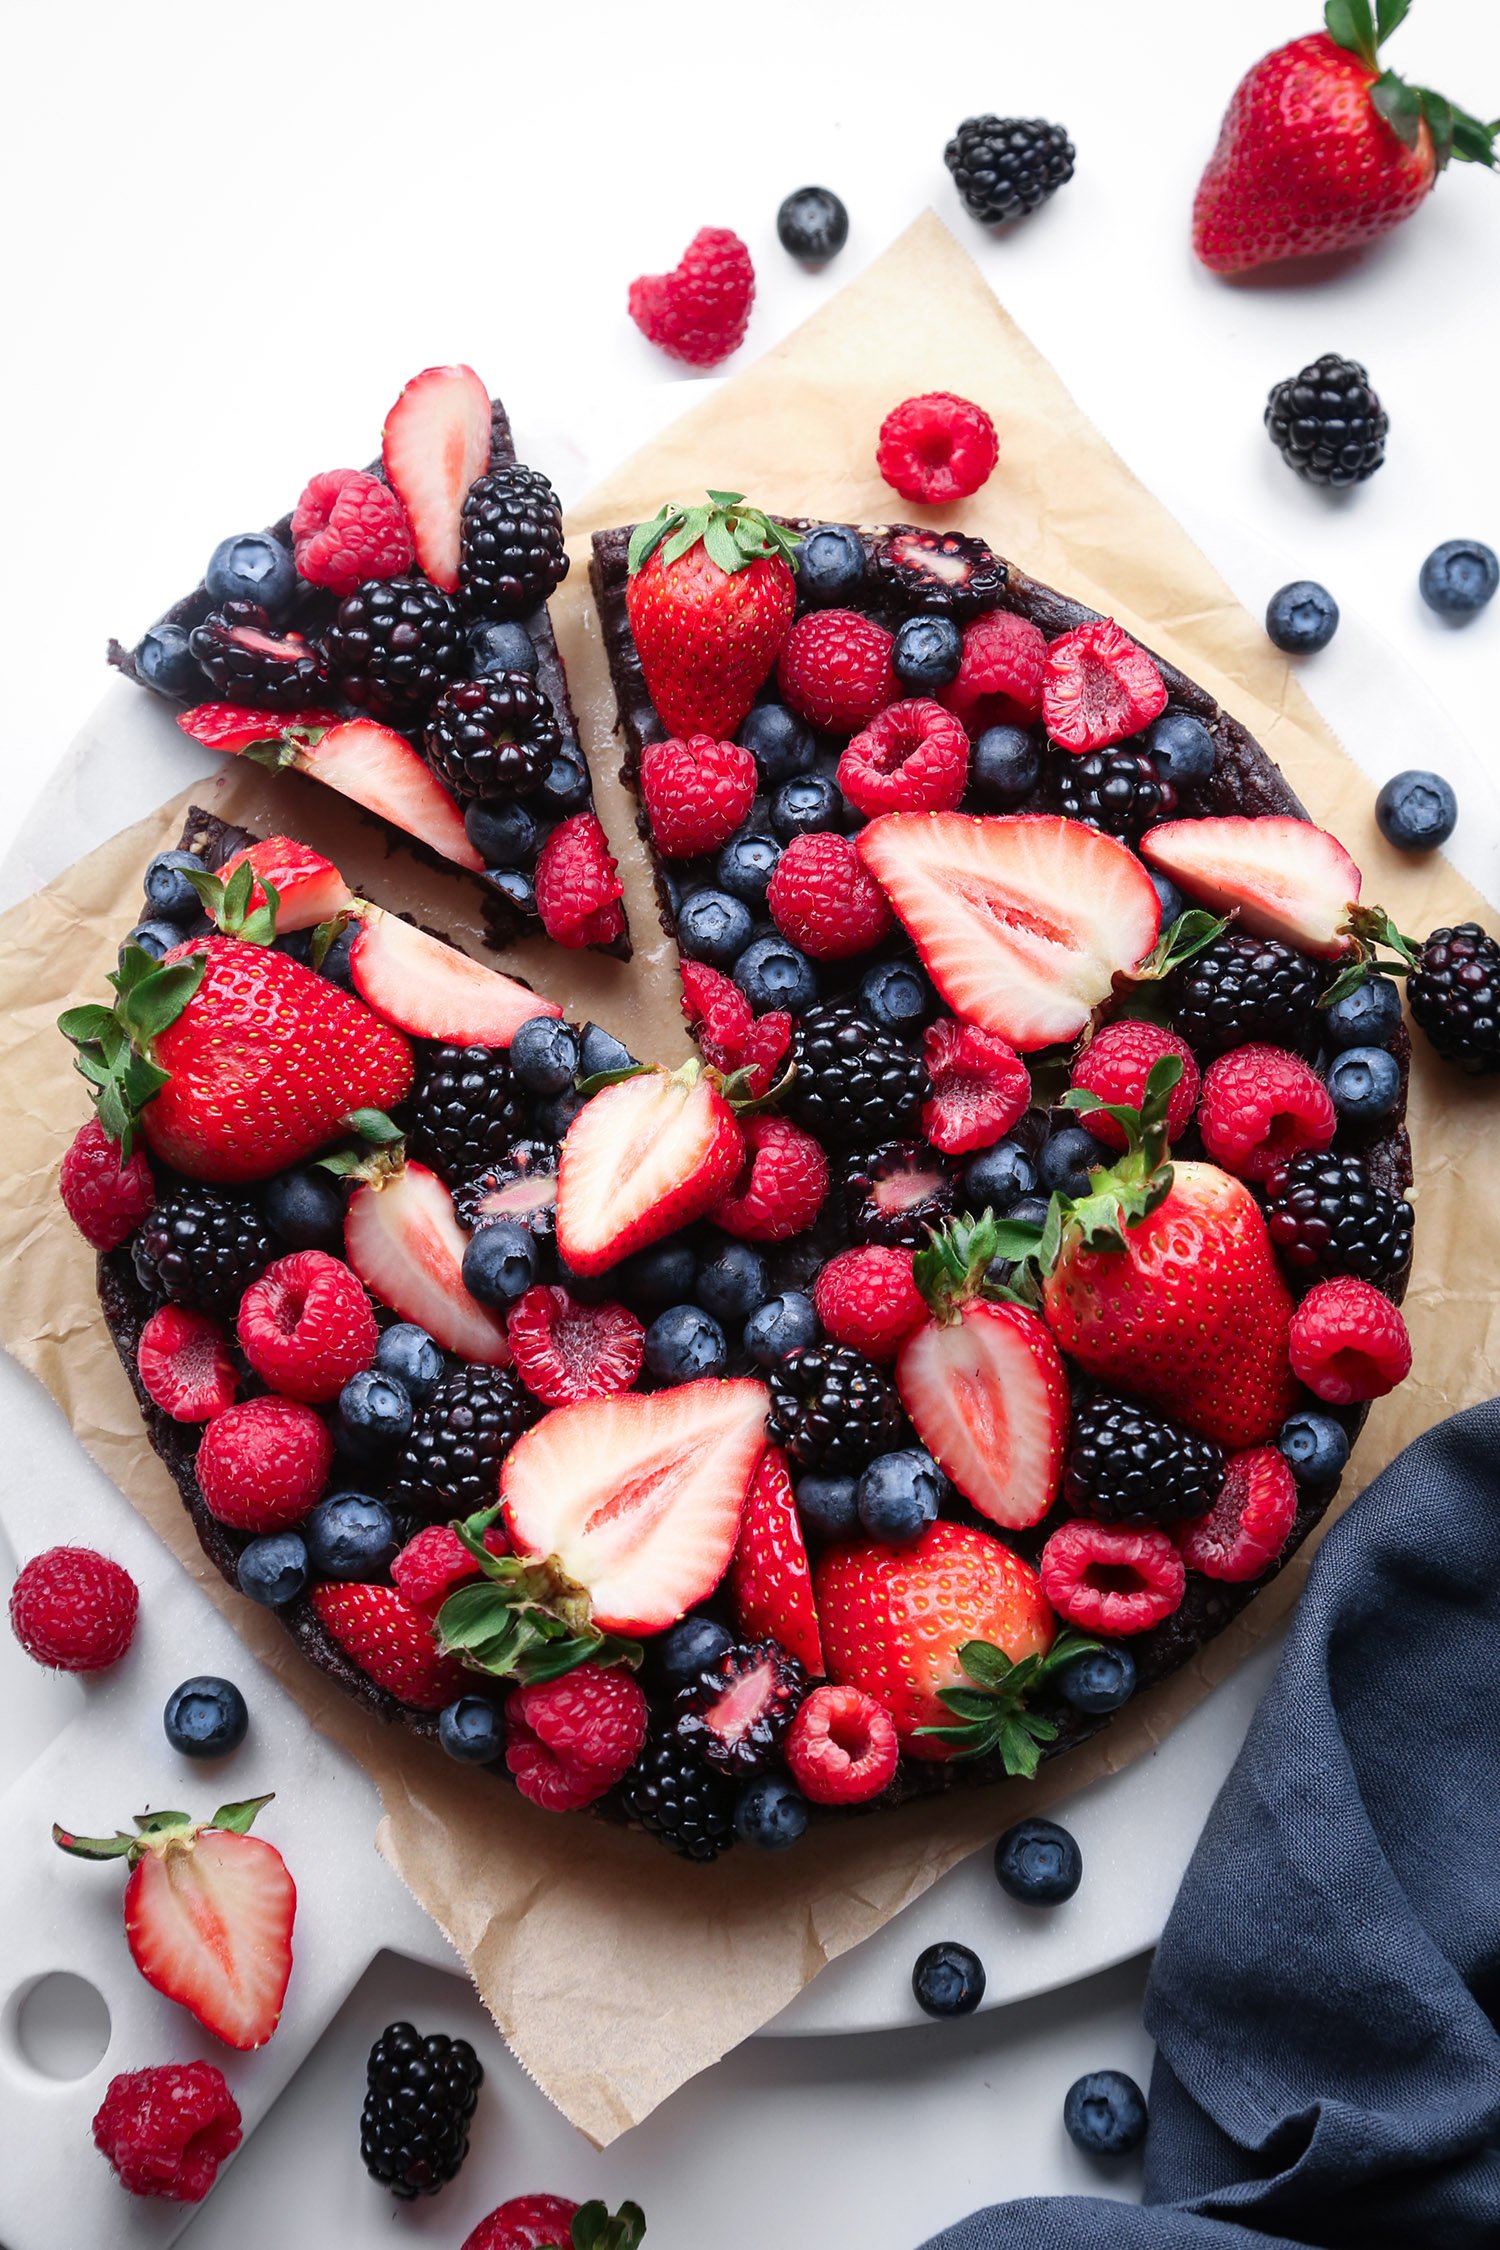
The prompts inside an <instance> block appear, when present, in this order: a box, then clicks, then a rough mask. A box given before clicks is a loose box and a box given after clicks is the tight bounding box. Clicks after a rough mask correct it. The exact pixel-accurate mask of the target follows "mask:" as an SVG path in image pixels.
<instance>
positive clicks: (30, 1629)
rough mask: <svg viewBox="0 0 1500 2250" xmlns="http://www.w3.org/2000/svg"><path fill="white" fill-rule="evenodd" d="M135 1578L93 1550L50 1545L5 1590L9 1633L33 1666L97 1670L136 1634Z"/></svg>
mask: <svg viewBox="0 0 1500 2250" xmlns="http://www.w3.org/2000/svg"><path fill="white" fill-rule="evenodd" d="M139 1603H140V1596H139V1595H138V1594H137V1592H136V1588H135V1580H134V1579H133V1578H132V1577H131V1575H130V1573H129V1571H128V1570H122V1569H121V1567H120V1565H119V1564H118V1563H117V1562H111V1561H110V1559H109V1557H108V1555H96V1554H95V1553H94V1550H93V1548H92V1547H49V1548H48V1549H47V1551H46V1553H45V1554H41V1555H33V1556H32V1558H31V1560H30V1562H29V1563H25V1564H23V1566H22V1568H21V1570H20V1571H19V1573H18V1574H17V1577H16V1582H15V1584H14V1586H12V1588H11V1590H10V1629H11V1631H12V1632H13V1633H14V1634H15V1636H16V1639H17V1640H18V1641H19V1642H20V1644H21V1646H22V1648H23V1649H24V1650H25V1651H26V1654H27V1655H28V1656H29V1657H30V1658H31V1661H32V1663H33V1664H46V1665H49V1666H50V1667H51V1668H52V1670H53V1671H55V1672H102V1671H103V1670H104V1669H105V1667H106V1666H107V1665H110V1664H118V1663H119V1661H120V1658H121V1657H122V1656H123V1655H124V1654H125V1651H126V1649H128V1648H129V1646H130V1643H131V1639H132V1637H133V1635H134V1633H135V1615H136V1610H137V1608H138V1606H139Z"/></svg>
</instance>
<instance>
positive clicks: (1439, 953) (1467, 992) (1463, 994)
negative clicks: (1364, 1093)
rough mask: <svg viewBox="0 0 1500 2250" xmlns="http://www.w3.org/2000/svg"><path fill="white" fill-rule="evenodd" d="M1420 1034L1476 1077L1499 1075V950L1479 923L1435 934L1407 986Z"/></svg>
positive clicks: (1459, 1066)
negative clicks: (1494, 1072)
mask: <svg viewBox="0 0 1500 2250" xmlns="http://www.w3.org/2000/svg"><path fill="white" fill-rule="evenodd" d="M1406 1001H1407V1006H1408V1007H1409V1008H1410V1009H1411V1012H1412V1016H1413V1018H1414V1020H1415V1022H1416V1024H1417V1027H1418V1029H1419V1030H1420V1031H1423V1032H1425V1033H1426V1035H1427V1038H1428V1039H1429V1040H1430V1042H1431V1044H1432V1046H1433V1048H1434V1049H1435V1050H1436V1052H1437V1053H1438V1054H1440V1055H1441V1056H1442V1057H1443V1060H1444V1061H1445V1062H1451V1063H1456V1064H1457V1065H1458V1068H1459V1069H1460V1070H1466V1071H1468V1072H1469V1073H1470V1075H1471V1076H1472V1077H1476V1078H1477V1077H1480V1076H1482V1075H1484V1074H1486V1073H1488V1072H1490V1071H1495V1070H1500V945H1497V944H1496V942H1495V940H1494V939H1493V938H1492V937H1490V936H1489V935H1488V933H1487V932H1486V931H1484V930H1482V929H1481V928H1480V927H1479V924H1478V923H1477V922H1460V923H1458V924H1457V926H1456V927H1455V928H1453V929H1451V930H1434V931H1433V933H1432V935H1431V937H1430V938H1429V939H1428V940H1427V942H1426V944H1425V945H1424V946H1423V947H1422V950H1421V952H1420V953H1419V954H1418V956H1417V962H1416V966H1415V967H1414V969H1413V970H1412V972H1411V975H1410V976H1409V977H1408V978H1407V980H1406Z"/></svg>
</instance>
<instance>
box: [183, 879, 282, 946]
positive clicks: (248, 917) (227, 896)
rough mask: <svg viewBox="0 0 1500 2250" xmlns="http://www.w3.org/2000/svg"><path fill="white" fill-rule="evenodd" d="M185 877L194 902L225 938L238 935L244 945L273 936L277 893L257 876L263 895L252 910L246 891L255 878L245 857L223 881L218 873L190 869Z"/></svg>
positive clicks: (267, 880) (277, 903)
mask: <svg viewBox="0 0 1500 2250" xmlns="http://www.w3.org/2000/svg"><path fill="white" fill-rule="evenodd" d="M187 879H188V881H189V883H191V885H192V887H193V889H194V890H195V891H196V892H197V894H198V904H199V905H200V906H201V907H202V909H203V911H204V913H205V914H206V915H207V916H208V918H209V920H210V921H211V922H212V923H213V924H214V926H215V927H216V928H217V929H219V930H220V931H222V932H223V934H224V936H225V937H233V938H239V939H240V940H241V941H242V943H244V944H245V945H269V944H270V943H271V940H272V939H273V938H274V937H275V935H276V913H277V909H278V907H279V906H280V904H281V894H280V892H279V891H278V890H277V888H276V885H275V884H274V883H273V882H272V881H271V880H270V878H269V877H268V876H261V877H260V878H259V881H260V887H261V890H262V891H263V893H264V894H265V895H264V897H263V898H262V900H261V903H260V905H259V906H257V907H255V908H253V909H252V907H251V905H250V894H251V892H252V891H253V890H254V888H255V884H256V880H257V877H256V873H255V870H254V868H253V867H252V866H251V864H250V862H249V860H248V859H242V860H241V861H240V864H239V866H238V867H237V868H236V869H235V871H234V873H233V874H232V875H231V876H230V878H229V881H228V882H227V883H226V882H225V881H224V880H223V878H222V877H221V876H218V875H210V874H208V873H207V872H204V873H201V874H200V873H199V872H198V871H197V870H196V869H192V868H190V869H189V870H188V871H187Z"/></svg>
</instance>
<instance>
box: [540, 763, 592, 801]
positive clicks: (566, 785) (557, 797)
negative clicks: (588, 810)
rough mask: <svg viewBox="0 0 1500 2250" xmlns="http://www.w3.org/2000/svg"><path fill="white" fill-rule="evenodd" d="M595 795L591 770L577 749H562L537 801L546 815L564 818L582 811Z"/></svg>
mask: <svg viewBox="0 0 1500 2250" xmlns="http://www.w3.org/2000/svg"><path fill="white" fill-rule="evenodd" d="M593 794H594V788H593V783H592V782H591V781H590V780H589V769H588V767H587V766H586V765H585V764H584V761H583V758H582V756H581V755H580V753H579V752H578V751H576V750H568V749H564V750H559V751H558V752H557V754H556V756H555V757H554V758H553V760H552V763H551V765H549V766H548V768H547V771H546V773H545V774H544V775H543V776H542V784H541V787H540V789H539V790H538V791H537V802H538V804H539V806H540V808H541V810H542V811H543V812H544V813H548V814H551V815H553V816H555V817H558V818H561V816H562V815H563V814H565V813H574V812H581V811H582V809H583V807H584V806H585V805H586V804H587V803H588V802H589V799H590V798H591V797H592V796H593Z"/></svg>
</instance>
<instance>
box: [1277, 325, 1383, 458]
mask: <svg viewBox="0 0 1500 2250" xmlns="http://www.w3.org/2000/svg"><path fill="white" fill-rule="evenodd" d="M1266 428H1267V429H1268V430H1269V431H1270V433H1271V442H1272V444H1273V445H1274V446H1275V447H1276V450H1277V451H1278V453H1280V455H1281V457H1282V459H1283V460H1284V461H1285V462H1286V464H1287V466H1288V468H1292V469H1295V470H1296V472H1297V474H1298V476H1299V477H1305V478H1306V479H1307V481H1308V483H1309V484H1339V485H1342V484H1362V483H1363V482H1364V480H1365V478H1366V477H1372V476H1373V475H1374V474H1375V471H1376V470H1377V469H1378V468H1379V467H1380V464H1381V462H1382V461H1383V460H1384V459H1385V440H1386V432H1387V431H1388V430H1389V428H1390V420H1389V417H1388V416H1387V414H1386V411H1385V408H1384V407H1383V406H1382V405H1381V403H1380V401H1379V399H1378V398H1377V397H1376V396H1375V393H1374V391H1372V390H1371V388H1370V378H1369V376H1368V374H1367V373H1366V371H1365V369H1364V368H1363V367H1361V366H1360V364H1359V361H1358V360H1357V359H1341V358H1340V357H1339V355H1338V353H1337V352H1325V353H1324V354H1323V357H1322V358H1321V359H1315V360H1314V361H1313V362H1312V364H1311V366H1310V367H1304V368H1303V370H1302V372H1301V374H1300V375H1289V376H1288V377H1287V379H1286V381H1285V382H1284V383H1278V384H1277V385H1276V388H1275V390H1273V391H1272V393H1271V395H1270V397H1269V398H1268V399H1267V400H1266Z"/></svg>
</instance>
